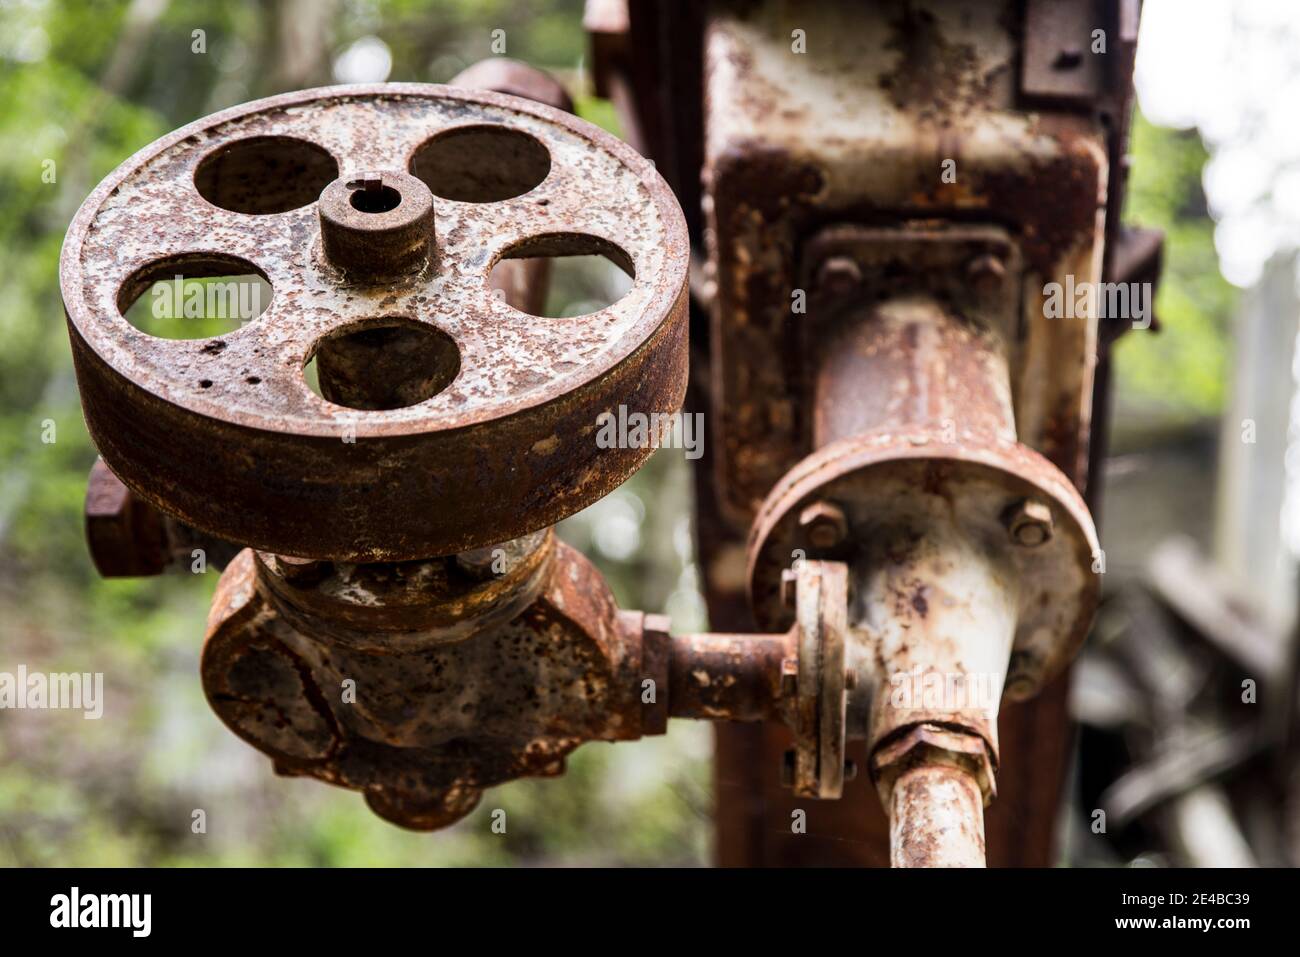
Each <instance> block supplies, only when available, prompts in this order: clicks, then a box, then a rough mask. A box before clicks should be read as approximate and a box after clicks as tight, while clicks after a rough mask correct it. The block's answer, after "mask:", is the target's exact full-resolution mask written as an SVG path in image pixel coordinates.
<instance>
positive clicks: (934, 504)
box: [750, 297, 1100, 740]
mask: <svg viewBox="0 0 1300 957" xmlns="http://www.w3.org/2000/svg"><path fill="white" fill-rule="evenodd" d="M841 322H842V324H841V326H840V331H839V333H838V334H837V335H836V336H833V337H831V338H830V339H829V341H828V344H827V347H826V350H825V352H824V354H823V355H824V359H823V362H822V364H821V366H820V370H819V374H818V378H817V382H818V385H817V395H818V397H819V407H825V408H826V409H831V408H833V409H834V410H835V411H834V412H833V413H832V412H819V415H820V416H821V417H822V418H821V419H820V420H819V426H818V435H819V436H820V438H821V439H822V440H824V441H826V442H827V444H826V445H824V446H823V447H822V448H820V449H819V450H818V451H817V452H815V453H813V454H812V455H811V456H809V457H808V458H806V459H805V460H803V461H802V462H800V463H799V464H798V465H797V466H796V467H795V468H793V469H791V470H790V472H789V473H788V474H787V475H786V476H784V477H783V478H782V479H781V481H780V482H778V483H777V485H776V487H775V488H774V489H773V491H772V493H771V495H770V496H769V497H768V499H767V501H766V502H765V503H764V504H763V507H762V509H761V510H760V512H759V515H758V518H757V519H756V521H755V523H754V527H753V531H752V534H751V539H750V588H751V592H750V595H751V600H752V603H753V608H754V613H755V616H756V618H757V620H758V621H759V623H760V624H761V625H763V626H766V627H770V628H784V627H787V626H788V625H789V624H791V622H792V620H793V612H792V609H790V608H789V607H788V606H787V605H786V604H785V603H784V602H783V600H782V594H781V581H782V575H783V573H784V572H785V570H786V569H788V568H789V567H790V564H791V562H792V560H793V559H794V558H795V557H797V556H799V555H809V556H812V557H817V558H828V557H835V558H840V559H842V560H845V561H848V562H850V563H856V564H858V565H860V566H862V568H863V571H862V572H861V573H860V574H855V580H857V578H858V577H861V576H863V575H866V574H872V575H877V576H881V575H883V576H884V578H883V579H880V578H878V579H877V583H878V584H882V587H884V583H887V582H888V581H893V582H894V584H895V585H896V586H897V587H898V588H900V589H903V591H900V593H899V594H898V595H897V596H896V598H895V599H890V598H889V597H888V596H887V595H884V594H883V593H882V597H881V602H882V605H881V607H882V609H884V608H885V606H887V605H888V606H890V607H889V610H888V615H889V618H890V620H891V621H894V622H902V623H903V624H904V626H906V627H905V628H904V630H905V631H906V629H907V628H912V627H915V628H916V629H918V630H917V631H916V634H917V635H920V634H929V633H930V632H931V631H932V630H935V628H936V627H937V622H938V618H939V617H942V616H941V615H940V612H941V609H940V608H938V607H937V605H936V608H935V611H934V614H933V615H932V614H931V613H930V604H931V603H932V602H931V599H930V598H927V597H926V596H925V594H924V587H925V586H930V587H934V588H936V589H939V590H940V591H941V590H942V588H941V579H942V578H943V572H942V568H945V567H950V566H951V565H952V564H954V563H957V559H956V555H955V553H954V554H951V555H947V557H946V558H943V557H940V556H936V555H933V554H931V553H930V551H929V550H928V546H929V545H934V546H935V547H938V546H939V543H940V540H941V539H942V540H943V541H946V542H947V543H948V544H947V545H945V546H944V548H945V549H947V550H951V549H956V550H957V551H959V552H962V553H963V554H966V553H968V554H967V557H968V558H970V559H971V560H972V561H973V560H975V558H977V557H978V556H979V555H989V556H996V560H995V563H994V566H993V567H990V568H989V569H988V570H987V574H988V575H991V576H993V577H992V579H990V581H992V582H995V583H997V589H998V590H1000V591H1002V590H1004V591H1006V592H1007V593H1008V594H1010V595H1013V596H1014V602H1015V606H1014V609H1013V617H1014V619H1015V624H1014V645H1013V647H1012V649H1010V651H1011V661H1010V672H1009V674H1008V677H1007V685H1008V693H1009V694H1010V695H1011V696H1012V697H1013V698H1023V697H1027V696H1029V695H1030V694H1032V693H1033V691H1034V690H1035V689H1037V688H1038V687H1039V686H1040V685H1041V684H1042V683H1043V682H1044V681H1046V680H1047V679H1049V678H1050V677H1051V676H1052V675H1053V674H1055V673H1056V672H1057V671H1059V670H1060V669H1061V668H1062V667H1063V666H1064V665H1065V663H1066V662H1067V661H1069V660H1070V658H1071V657H1072V656H1073V654H1074V653H1075V651H1076V650H1077V648H1078V646H1079V644H1080V643H1081V642H1082V641H1083V638H1084V636H1085V635H1086V634H1087V629H1088V626H1089V625H1090V623H1091V621H1092V615H1093V612H1094V610H1095V607H1096V602H1097V595H1098V591H1099V587H1100V584H1099V576H1098V575H1097V574H1095V573H1094V572H1093V563H1094V561H1095V556H1096V554H1097V549H1098V545H1097V538H1096V531H1095V530H1094V528H1093V525H1092V521H1091V519H1090V517H1089V515H1088V510H1087V507H1086V506H1085V505H1084V503H1083V501H1082V499H1081V498H1080V496H1079V494H1078V492H1077V491H1076V490H1075V488H1074V486H1073V484H1072V483H1071V482H1070V481H1069V480H1068V479H1067V478H1066V477H1065V476H1064V475H1063V474H1062V473H1061V472H1060V470H1059V469H1057V468H1056V467H1055V466H1053V465H1052V464H1051V463H1050V462H1048V461H1047V460H1046V459H1044V458H1043V457H1042V456H1041V455H1039V454H1038V453H1036V452H1034V451H1033V450H1031V449H1029V448H1027V447H1026V446H1024V445H1022V444H1020V443H1018V442H1017V441H1016V440H1015V437H1016V429H1015V423H1014V419H1013V417H1012V412H1011V402H1010V395H1009V390H1008V385H1007V371H1006V370H1007V363H1006V359H1005V358H1004V352H1003V350H1004V348H1005V347H1004V346H1002V345H1001V344H1000V342H999V340H998V338H997V336H996V334H995V333H993V332H992V331H991V330H981V329H980V328H979V327H977V326H973V325H971V324H969V323H968V322H967V321H966V320H965V319H963V318H962V317H961V315H960V314H959V313H955V312H953V311H952V310H951V307H945V306H941V305H939V304H938V303H936V302H934V301H933V300H929V299H926V298H917V297H905V298H902V299H899V300H895V301H891V302H888V303H885V304H883V305H881V306H878V307H874V308H867V309H864V310H860V311H858V312H850V313H847V314H846V315H845V316H844V317H842V320H841ZM864 384H865V385H866V387H865V388H864ZM1031 500H1032V501H1033V502H1034V503H1035V505H1034V508H1035V509H1037V508H1045V509H1047V510H1048V512H1049V517H1050V518H1051V519H1052V522H1053V534H1052V535H1051V536H1050V538H1048V539H1047V540H1045V541H1043V542H1041V543H1038V544H1037V545H1035V547H1032V548H1026V547H1024V545H1023V544H1022V543H1020V542H1019V541H1017V540H1016V539H1015V538H1014V536H1013V534H1012V532H1011V531H1009V530H1008V527H1007V523H1008V521H1009V520H1011V519H1012V518H1014V515H1013V514H1012V513H1009V512H1008V509H1011V510H1012V511H1013V512H1014V511H1015V510H1017V509H1020V508H1022V507H1023V505H1024V503H1025V502H1027V501H1031ZM827 501H829V502H834V503H837V505H838V506H839V507H840V508H841V509H842V510H843V512H844V514H845V516H846V520H847V524H848V528H849V533H848V535H847V536H846V537H845V544H844V545H843V546H841V547H838V548H831V549H820V548H818V547H817V545H816V544H815V543H814V542H813V541H811V540H810V539H809V537H808V535H807V532H806V530H805V529H804V528H803V526H802V525H801V518H802V516H803V515H804V514H805V511H806V509H807V508H808V507H809V506H810V505H812V504H813V503H816V502H827ZM927 536H928V537H929V539H930V540H929V542H928V545H927V542H926V538H927ZM960 564H962V566H963V567H967V566H968V565H969V563H968V562H961V563H960ZM927 567H928V568H929V569H930V571H927V572H925V573H924V574H922V569H924V568H927ZM891 568H892V569H894V572H895V573H894V574H886V572H885V571H883V570H884V569H891ZM909 568H910V571H909V570H908V569H909ZM982 574H983V573H982ZM862 580H863V581H864V582H865V578H863V579H862ZM909 581H914V585H913V587H912V589H911V591H912V592H913V593H912V594H905V593H904V592H905V591H906V589H905V588H904V586H905V585H906V583H907V582H909ZM954 581H955V580H954ZM949 584H953V583H952V582H950V583H949ZM990 587H992V586H990ZM918 589H920V590H918ZM886 590H888V589H886ZM859 591H860V595H859V598H860V599H862V598H863V594H865V593H864V592H863V590H862V589H859ZM959 591H961V592H962V593H963V594H965V586H964V585H963V586H961V587H960V588H959ZM982 591H984V589H982V588H974V589H973V591H971V595H972V596H976V599H973V600H980V599H978V598H977V596H978V594H979V593H981V592H982ZM932 597H933V598H934V599H935V601H937V600H938V597H939V591H936V592H935V595H934V596H932ZM949 597H954V596H949ZM894 606H896V607H894ZM963 607H965V603H963ZM970 610H971V612H972V614H974V609H973V607H972V608H971V609H970ZM982 610H983V612H989V613H991V609H990V608H983V609H982ZM881 614H882V615H883V614H885V611H883V610H882V611H881ZM936 616H938V617H936ZM975 617H976V618H978V617H979V616H978V615H976V616H975ZM985 624H986V625H989V624H991V622H985ZM946 628H948V626H946V625H945V626H944V627H942V628H938V631H940V632H942V631H945V629H946ZM936 634H937V633H936ZM938 637H943V638H945V640H949V639H951V636H950V635H947V634H943V635H938ZM989 637H991V636H989ZM995 644H996V642H995ZM900 647H901V646H900ZM909 647H912V648H913V649H917V648H918V647H919V645H918V643H915V642H914V643H912V644H911V645H910V646H909ZM922 657H924V656H923V655H922V654H921V652H919V651H916V652H915V654H914V655H913V656H911V657H909V658H908V659H907V660H906V661H903V660H900V661H897V662H894V664H896V665H905V666H907V667H910V666H911V665H913V664H919V663H922V662H921V659H922ZM967 657H968V656H967ZM913 658H915V660H912V659H913ZM994 658H996V654H994ZM961 659H962V655H961V654H960V651H959V649H956V651H955V653H954V655H953V656H952V664H953V665H954V666H956V664H957V663H958V662H960V661H961ZM988 665H989V666H988V667H987V668H978V669H977V668H976V665H975V663H974V662H973V661H968V662H967V669H968V670H972V671H974V670H982V671H987V670H997V671H998V673H999V675H1000V674H1001V673H1002V671H1003V669H1004V667H1005V661H1004V662H1003V663H997V662H996V661H995V660H994V659H993V658H991V659H990V660H989V663H988ZM995 666H996V668H995ZM904 670H906V668H905V669H904ZM985 733H988V734H989V737H990V739H991V740H995V738H994V737H993V735H992V733H990V729H986V731H985Z"/></svg>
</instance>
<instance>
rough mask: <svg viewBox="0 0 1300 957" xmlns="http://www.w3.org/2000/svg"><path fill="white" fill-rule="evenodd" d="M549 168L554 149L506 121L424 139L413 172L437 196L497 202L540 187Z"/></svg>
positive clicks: (416, 153) (470, 127)
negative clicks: (508, 125) (514, 128)
mask: <svg viewBox="0 0 1300 957" xmlns="http://www.w3.org/2000/svg"><path fill="white" fill-rule="evenodd" d="M550 171H551V154H550V153H549V152H547V150H546V147H545V146H543V145H542V144H541V143H540V142H538V140H536V139H535V138H534V137H532V136H529V135H528V134H527V133H523V132H520V131H519V130H512V129H509V128H508V127H505V126H494V125H483V126H462V127H457V128H455V129H451V130H447V131H446V132H443V133H439V134H437V135H436V136H434V137H432V138H430V139H428V140H426V141H425V142H424V143H423V144H422V145H421V146H420V148H419V149H417V150H416V151H415V156H414V157H413V158H412V160H411V172H412V173H413V174H415V175H416V176H418V177H419V178H420V179H422V180H424V183H425V185H426V186H428V187H429V190H430V191H431V192H432V193H433V195H434V196H441V197H442V198H443V199H451V200H456V201H457V202H461V203H494V202H499V201H500V200H503V199H511V198H513V197H515V196H519V195H521V194H523V193H526V192H528V191H529V190H530V189H533V188H534V187H536V186H537V185H538V184H539V183H541V182H542V180H544V179H546V174H547V173H549V172H550Z"/></svg>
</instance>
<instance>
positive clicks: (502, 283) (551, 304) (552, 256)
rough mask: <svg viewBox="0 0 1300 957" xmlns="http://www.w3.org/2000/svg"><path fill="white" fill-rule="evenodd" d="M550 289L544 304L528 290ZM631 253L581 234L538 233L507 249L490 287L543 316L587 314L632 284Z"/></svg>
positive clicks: (623, 293) (615, 298) (603, 306)
mask: <svg viewBox="0 0 1300 957" xmlns="http://www.w3.org/2000/svg"><path fill="white" fill-rule="evenodd" d="M548 276H549V288H548V292H547V295H546V301H545V302H544V303H539V302H536V301H535V300H534V301H532V302H531V303H530V301H529V296H528V289H529V288H531V287H533V286H535V285H538V284H540V286H541V287H542V288H547V277H548ZM635 276H636V270H635V268H634V267H633V265H632V260H631V257H629V256H628V254H627V253H626V252H624V251H623V249H621V248H620V247H618V246H616V245H614V244H613V243H611V242H609V241H607V240H604V239H599V238H598V237H595V236H587V235H583V234H580V233H557V234H554V235H548V236H537V237H534V238H532V239H528V240H525V241H524V242H522V243H518V244H516V245H514V246H512V247H510V249H508V250H507V251H506V254H505V256H504V257H503V258H501V259H500V260H499V261H498V262H497V264H496V265H495V266H493V267H492V272H491V274H490V276H489V278H488V282H489V284H490V285H491V286H492V289H493V292H494V294H495V295H497V296H504V297H505V298H506V299H507V300H508V301H510V302H511V303H515V304H516V305H518V306H519V307H520V308H521V309H522V311H524V312H527V313H528V314H529V315H535V316H538V317H539V318H544V319H569V318H573V317H575V316H586V315H590V314H591V313H593V312H599V311H600V310H602V309H606V308H608V307H609V306H612V305H614V303H616V302H618V301H619V300H620V299H622V298H623V297H624V296H626V295H627V293H628V291H629V290H630V289H631V288H632V283H633V280H634V279H635Z"/></svg>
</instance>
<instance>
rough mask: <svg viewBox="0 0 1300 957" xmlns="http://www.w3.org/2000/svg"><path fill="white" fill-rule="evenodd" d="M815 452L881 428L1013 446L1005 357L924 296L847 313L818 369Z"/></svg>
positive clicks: (987, 336)
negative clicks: (980, 438)
mask: <svg viewBox="0 0 1300 957" xmlns="http://www.w3.org/2000/svg"><path fill="white" fill-rule="evenodd" d="M813 409H814V411H813V423H812V426H813V445H814V447H816V448H821V447H823V446H825V445H829V444H830V443H831V442H834V441H836V440H838V439H844V438H849V437H852V436H856V435H862V434H864V433H867V432H874V431H876V430H879V429H890V430H896V431H903V430H907V429H922V428H928V429H931V430H933V431H936V432H940V433H942V432H945V431H946V432H949V433H950V434H951V435H952V436H953V441H958V440H960V439H961V438H962V436H963V435H965V434H979V435H981V436H985V437H994V436H996V437H999V438H1005V439H1008V440H1010V441H1012V442H1014V441H1015V440H1016V426H1015V413H1014V411H1013V410H1012V405H1011V385H1010V373H1009V371H1008V367H1007V357H1006V350H1005V348H1004V347H1003V345H1002V343H1001V342H1000V340H999V339H998V337H997V336H996V335H994V334H993V333H991V332H989V331H987V330H984V329H981V328H979V327H977V326H976V325H975V324H973V323H971V322H969V321H967V320H965V319H963V318H962V317H961V316H960V315H958V314H957V313H956V312H955V311H954V310H952V309H949V308H945V307H944V306H943V305H941V304H940V303H939V302H937V301H936V300H934V299H932V298H930V297H928V296H919V295H918V296H908V297H904V298H899V299H893V300H889V301H887V302H883V303H879V304H873V305H871V306H870V307H869V308H866V309H863V308H861V307H853V308H850V309H849V310H847V311H845V312H843V313H841V315H840V316H839V317H838V318H837V319H836V320H835V321H834V322H833V323H832V326H831V329H830V331H829V333H828V335H827V336H826V337H825V341H824V343H823V346H822V349H821V352H820V354H819V358H818V361H817V366H816V373H815V404H814V406H813Z"/></svg>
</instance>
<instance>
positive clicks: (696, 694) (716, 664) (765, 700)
mask: <svg viewBox="0 0 1300 957" xmlns="http://www.w3.org/2000/svg"><path fill="white" fill-rule="evenodd" d="M671 654H672V656H671V659H670V662H669V687H670V689H671V695H670V698H669V715H670V716H671V717H674V718H702V719H705V720H711V721H779V720H781V717H782V701H781V698H782V688H781V680H782V679H781V675H782V665H783V663H784V662H785V661H787V660H789V659H792V658H793V657H794V655H795V643H794V636H793V635H792V634H790V633H787V634H783V635H739V634H738V635H719V634H694V635H674V636H673V638H672V653H671Z"/></svg>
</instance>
